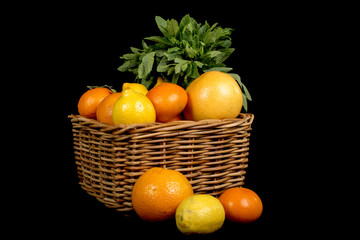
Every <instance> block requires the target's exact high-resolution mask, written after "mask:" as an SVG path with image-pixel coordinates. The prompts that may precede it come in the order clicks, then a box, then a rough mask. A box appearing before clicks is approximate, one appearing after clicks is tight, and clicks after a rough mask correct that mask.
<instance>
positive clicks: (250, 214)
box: [131, 167, 263, 234]
mask: <svg viewBox="0 0 360 240" xmlns="http://www.w3.org/2000/svg"><path fill="white" fill-rule="evenodd" d="M131 200H132V205H133V208H134V210H135V212H136V213H137V215H138V216H139V217H140V218H141V219H143V220H145V221H151V222H158V221H165V220H169V219H174V218H175V221H176V226H177V228H178V229H179V230H180V231H181V232H182V233H183V234H209V233H213V232H215V231H217V230H218V229H220V228H221V227H222V226H223V224H224V221H225V219H228V220H229V221H233V222H238V223H249V222H253V221H255V220H257V219H258V218H259V217H260V216H261V214H262V210H263V205H262V202H261V199H260V198H259V196H258V195H257V194H256V193H255V192H254V191H252V190H250V189H247V188H230V189H227V190H225V191H224V192H223V193H222V194H221V196H220V197H219V198H216V197H213V196H211V195H208V194H194V192H193V189H192V186H191V184H190V182H189V181H188V179H187V178H186V177H185V176H184V175H183V174H182V173H180V172H179V171H176V170H170V169H165V168H159V167H154V168H151V169H149V170H147V171H146V172H145V173H144V174H143V175H141V176H140V177H139V178H138V179H137V181H136V182H135V184H134V186H133V189H132V199H131Z"/></svg>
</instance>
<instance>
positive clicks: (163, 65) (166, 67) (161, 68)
mask: <svg viewBox="0 0 360 240" xmlns="http://www.w3.org/2000/svg"><path fill="white" fill-rule="evenodd" d="M170 66H171V65H167V60H166V58H163V59H161V61H160V62H159V64H158V66H157V68H156V71H158V72H166V71H168V70H169V68H170Z"/></svg>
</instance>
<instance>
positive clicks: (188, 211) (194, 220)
mask: <svg viewBox="0 0 360 240" xmlns="http://www.w3.org/2000/svg"><path fill="white" fill-rule="evenodd" d="M175 220H176V226H177V227H178V229H179V230H180V231H181V232H182V233H184V234H208V233H213V232H215V231H216V230H218V229H220V228H221V226H222V225H223V223H224V221H225V210H224V207H223V206H222V204H221V202H220V201H219V200H218V199H217V198H215V197H213V196H210V195H206V194H195V195H193V196H191V197H188V198H186V199H185V200H184V201H182V202H181V203H180V205H179V206H178V208H177V209H176V214H175Z"/></svg>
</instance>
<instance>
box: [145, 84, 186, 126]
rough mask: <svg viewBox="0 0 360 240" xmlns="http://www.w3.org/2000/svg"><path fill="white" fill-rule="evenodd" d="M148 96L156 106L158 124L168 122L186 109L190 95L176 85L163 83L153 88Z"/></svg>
mask: <svg viewBox="0 0 360 240" xmlns="http://www.w3.org/2000/svg"><path fill="white" fill-rule="evenodd" d="M146 96H147V97H148V98H149V99H150V101H151V102H152V104H153V105H154V108H155V112H156V121H157V122H168V121H170V120H171V119H173V118H174V117H175V116H177V115H179V114H180V113H181V112H182V111H183V110H184V108H185V106H186V103H187V100H188V95H187V93H186V91H185V89H183V88H182V87H180V86H179V85H176V84H174V83H162V84H159V85H158V86H155V87H154V88H152V89H151V90H150V91H149V92H148V93H147V94H146Z"/></svg>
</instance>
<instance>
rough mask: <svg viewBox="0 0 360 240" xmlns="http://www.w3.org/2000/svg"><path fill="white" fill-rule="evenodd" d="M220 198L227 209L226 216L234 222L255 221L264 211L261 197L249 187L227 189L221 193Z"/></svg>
mask: <svg viewBox="0 0 360 240" xmlns="http://www.w3.org/2000/svg"><path fill="white" fill-rule="evenodd" d="M219 200H220V202H221V204H222V205H223V207H224V209H225V215H226V218H227V219H229V220H231V221H234V222H240V223H248V222H253V221H255V220H257V219H258V218H259V217H260V216H261V214H262V211H263V204H262V202H261V199H260V197H259V196H258V195H257V194H256V193H255V192H254V191H252V190H251V189H248V188H238V187H235V188H230V189H227V190H225V192H223V193H222V194H221V195H220V197H219Z"/></svg>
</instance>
